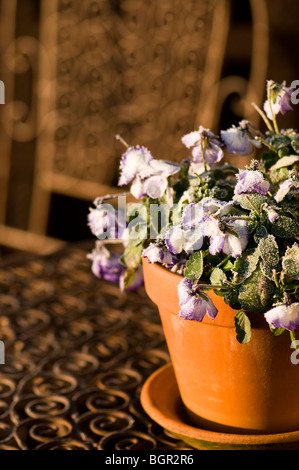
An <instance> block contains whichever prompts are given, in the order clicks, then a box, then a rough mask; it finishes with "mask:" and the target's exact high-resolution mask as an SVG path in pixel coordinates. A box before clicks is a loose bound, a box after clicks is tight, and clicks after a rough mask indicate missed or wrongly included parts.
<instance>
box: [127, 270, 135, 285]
mask: <svg viewBox="0 0 299 470" xmlns="http://www.w3.org/2000/svg"><path fill="white" fill-rule="evenodd" d="M135 273H136V271H135V269H127V270H126V272H125V278H124V288H125V289H127V288H128V287H129V286H130V284H131V283H132V282H133V280H134V277H135Z"/></svg>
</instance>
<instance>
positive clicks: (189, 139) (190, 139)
mask: <svg viewBox="0 0 299 470" xmlns="http://www.w3.org/2000/svg"><path fill="white" fill-rule="evenodd" d="M200 138H201V134H200V132H198V131H193V132H189V134H186V135H184V137H182V142H183V144H184V145H185V146H186V147H187V148H188V149H190V148H191V147H193V145H195V144H196V143H197V142H198V141H199V140H200Z"/></svg>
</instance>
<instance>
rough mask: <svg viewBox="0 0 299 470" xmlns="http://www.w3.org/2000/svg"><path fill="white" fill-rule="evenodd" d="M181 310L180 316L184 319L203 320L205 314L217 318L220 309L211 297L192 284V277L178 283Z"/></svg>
mask: <svg viewBox="0 0 299 470" xmlns="http://www.w3.org/2000/svg"><path fill="white" fill-rule="evenodd" d="M178 296H179V306H180V312H179V317H181V318H183V319H184V320H196V321H202V320H203V318H204V316H205V314H207V315H208V316H209V317H210V318H211V319H212V320H214V319H215V317H216V315H217V313H218V310H217V308H216V307H215V305H214V304H213V302H212V300H211V299H210V297H209V296H208V295H207V294H206V293H205V292H203V291H202V290H201V289H199V288H198V287H197V286H196V285H192V281H191V279H188V278H184V279H183V280H182V281H181V282H180V283H179V285H178Z"/></svg>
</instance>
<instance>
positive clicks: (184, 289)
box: [178, 277, 192, 306]
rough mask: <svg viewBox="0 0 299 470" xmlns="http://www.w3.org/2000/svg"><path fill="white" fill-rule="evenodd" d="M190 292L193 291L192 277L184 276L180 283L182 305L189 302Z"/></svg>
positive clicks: (180, 303)
mask: <svg viewBox="0 0 299 470" xmlns="http://www.w3.org/2000/svg"><path fill="white" fill-rule="evenodd" d="M190 292H192V281H191V279H188V278H187V277H184V278H183V279H182V280H181V282H180V283H179V285H178V296H179V305H180V306H182V305H184V304H185V303H186V302H188V300H189V297H190Z"/></svg>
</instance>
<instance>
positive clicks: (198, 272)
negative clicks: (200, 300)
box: [184, 251, 204, 281]
mask: <svg viewBox="0 0 299 470" xmlns="http://www.w3.org/2000/svg"><path fill="white" fill-rule="evenodd" d="M203 258H204V256H203V252H202V251H196V252H195V253H193V255H191V256H190V258H189V260H188V261H187V266H186V269H185V272H184V276H185V277H187V278H188V279H192V280H194V281H195V280H197V279H200V278H201V276H202V273H203Z"/></svg>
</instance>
